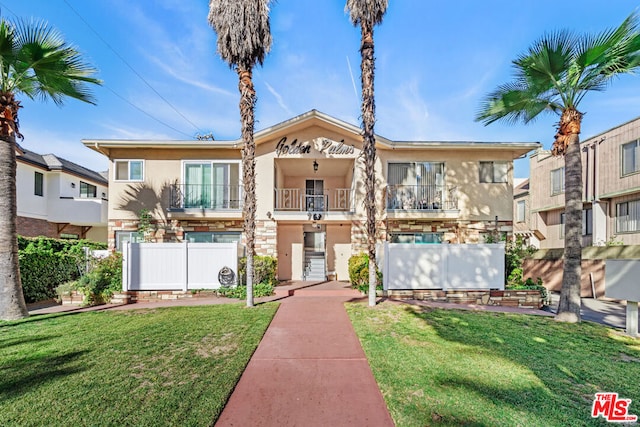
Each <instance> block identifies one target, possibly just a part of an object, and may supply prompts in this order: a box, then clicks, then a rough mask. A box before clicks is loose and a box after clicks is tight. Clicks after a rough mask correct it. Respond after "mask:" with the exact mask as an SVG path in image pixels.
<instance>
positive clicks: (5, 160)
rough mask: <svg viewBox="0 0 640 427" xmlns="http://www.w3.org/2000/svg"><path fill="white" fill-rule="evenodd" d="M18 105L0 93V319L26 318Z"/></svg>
mask: <svg viewBox="0 0 640 427" xmlns="http://www.w3.org/2000/svg"><path fill="white" fill-rule="evenodd" d="M18 108H19V104H18V103H17V102H16V101H15V99H14V96H13V94H11V93H2V94H0V319H2V320H13V319H21V318H23V317H27V316H28V315H29V312H28V311H27V306H26V304H25V301H24V295H23V293H22V282H21V280H20V264H19V260H18V240H17V229H16V216H17V204H16V134H17V129H16V122H17V120H18Z"/></svg>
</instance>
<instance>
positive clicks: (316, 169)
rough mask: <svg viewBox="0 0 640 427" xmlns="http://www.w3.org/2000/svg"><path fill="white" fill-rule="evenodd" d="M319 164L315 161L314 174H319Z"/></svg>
mask: <svg viewBox="0 0 640 427" xmlns="http://www.w3.org/2000/svg"><path fill="white" fill-rule="evenodd" d="M318 166H319V165H318V162H317V161H316V160H314V161H313V173H316V172H318Z"/></svg>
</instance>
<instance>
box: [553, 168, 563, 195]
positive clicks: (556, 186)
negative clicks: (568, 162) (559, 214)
mask: <svg viewBox="0 0 640 427" xmlns="http://www.w3.org/2000/svg"><path fill="white" fill-rule="evenodd" d="M560 193H564V166H563V167H561V168H558V169H554V170H552V171H551V195H552V196H555V195H556V194H560Z"/></svg>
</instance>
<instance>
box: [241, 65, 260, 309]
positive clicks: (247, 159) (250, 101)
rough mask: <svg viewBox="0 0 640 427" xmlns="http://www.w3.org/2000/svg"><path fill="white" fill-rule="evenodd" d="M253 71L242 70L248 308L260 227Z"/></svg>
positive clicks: (243, 172) (250, 299)
mask: <svg viewBox="0 0 640 427" xmlns="http://www.w3.org/2000/svg"><path fill="white" fill-rule="evenodd" d="M251 74H252V73H251V69H243V68H241V67H238V77H239V83H238V89H239V90H240V117H241V120H242V140H243V141H244V146H243V148H242V182H243V184H244V207H243V214H244V230H245V239H246V245H247V267H246V274H247V307H253V251H254V247H255V227H256V199H255V194H256V161H255V157H256V145H255V142H254V140H253V130H254V121H255V120H254V108H255V105H256V91H255V89H254V87H253V81H252V79H251V77H252V76H251Z"/></svg>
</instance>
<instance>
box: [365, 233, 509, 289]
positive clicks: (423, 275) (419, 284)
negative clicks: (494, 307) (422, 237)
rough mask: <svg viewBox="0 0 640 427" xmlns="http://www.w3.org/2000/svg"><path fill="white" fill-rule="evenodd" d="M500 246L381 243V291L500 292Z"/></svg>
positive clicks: (501, 277) (501, 286) (501, 255)
mask: <svg viewBox="0 0 640 427" xmlns="http://www.w3.org/2000/svg"><path fill="white" fill-rule="evenodd" d="M504 253H505V247H504V244H477V245H473V244H441V245H425V244H422V245H421V244H410V243H384V245H383V246H382V251H380V250H379V251H378V262H379V265H380V266H381V267H382V274H383V286H384V289H385V290H400V289H407V290H408V289H442V290H445V291H449V290H455V289H461V290H462V289H467V290H468V289H500V290H502V289H504V268H505V266H504Z"/></svg>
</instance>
